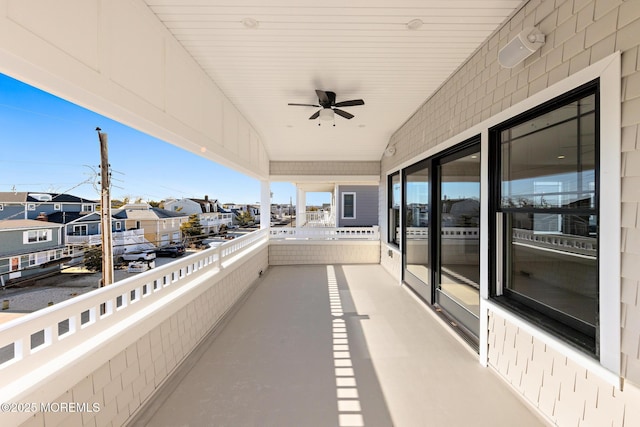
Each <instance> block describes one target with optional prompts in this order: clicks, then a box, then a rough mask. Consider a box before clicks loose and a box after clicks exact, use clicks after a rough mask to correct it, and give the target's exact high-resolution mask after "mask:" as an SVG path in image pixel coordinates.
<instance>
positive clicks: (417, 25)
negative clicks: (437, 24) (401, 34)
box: [407, 18, 424, 30]
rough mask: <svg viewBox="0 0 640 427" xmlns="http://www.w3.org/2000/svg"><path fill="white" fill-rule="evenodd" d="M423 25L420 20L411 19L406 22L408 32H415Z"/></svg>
mask: <svg viewBox="0 0 640 427" xmlns="http://www.w3.org/2000/svg"><path fill="white" fill-rule="evenodd" d="M423 24H424V22H422V20H420V19H417V18H416V19H412V20H411V21H409V22H407V28H408V29H409V30H417V29H419V28H420V27H422V25H423Z"/></svg>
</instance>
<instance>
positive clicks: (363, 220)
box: [335, 185, 379, 227]
mask: <svg viewBox="0 0 640 427" xmlns="http://www.w3.org/2000/svg"><path fill="white" fill-rule="evenodd" d="M378 192H379V190H378V186H377V185H338V186H337V188H336V195H337V203H336V204H335V223H336V227H367V226H372V225H378V197H379V193H378Z"/></svg>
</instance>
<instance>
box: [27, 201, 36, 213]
mask: <svg viewBox="0 0 640 427" xmlns="http://www.w3.org/2000/svg"><path fill="white" fill-rule="evenodd" d="M27 210H28V211H35V210H36V204H35V203H27Z"/></svg>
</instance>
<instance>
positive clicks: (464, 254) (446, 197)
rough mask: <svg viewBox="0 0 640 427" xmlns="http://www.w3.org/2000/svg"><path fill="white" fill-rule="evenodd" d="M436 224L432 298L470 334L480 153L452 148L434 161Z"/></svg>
mask: <svg viewBox="0 0 640 427" xmlns="http://www.w3.org/2000/svg"><path fill="white" fill-rule="evenodd" d="M437 172H438V174H437V179H438V183H437V185H438V196H437V203H438V209H437V215H438V217H437V218H436V219H435V220H434V221H436V222H437V224H438V225H439V228H440V230H439V239H438V242H437V248H438V250H437V263H438V264H437V265H438V269H437V273H436V280H437V286H436V293H435V302H436V304H438V305H439V306H441V307H442V308H443V309H444V310H445V311H446V312H447V313H448V314H449V315H451V316H452V317H453V318H455V319H456V320H457V321H458V322H459V323H461V324H462V325H463V326H464V327H465V328H466V329H467V330H468V331H469V332H472V333H473V334H474V335H475V336H476V337H477V336H478V333H479V321H478V318H479V314H480V240H479V238H480V153H479V147H478V146H474V147H472V148H471V149H468V150H464V151H463V152H461V153H456V154H453V155H451V156H448V157H446V158H443V159H441V160H440V161H439V165H438V166H437Z"/></svg>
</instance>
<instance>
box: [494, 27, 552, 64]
mask: <svg viewBox="0 0 640 427" xmlns="http://www.w3.org/2000/svg"><path fill="white" fill-rule="evenodd" d="M544 41H545V36H544V34H542V33H541V32H540V30H538V29H537V28H535V27H527V28H525V29H524V30H522V31H521V32H520V33H519V34H518V35H517V36H515V37H514V38H513V39H512V40H511V41H510V42H509V43H507V45H506V46H505V47H503V48H502V49H500V52H498V62H499V63H500V65H502V66H503V67H505V68H513V67H515V66H516V65H518V64H519V63H521V62H522V61H524V60H525V59H526V58H527V57H528V56H529V55H531V54H532V53H533V52H535V51H536V50H538V49H540V47H542V45H543V44H544Z"/></svg>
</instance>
